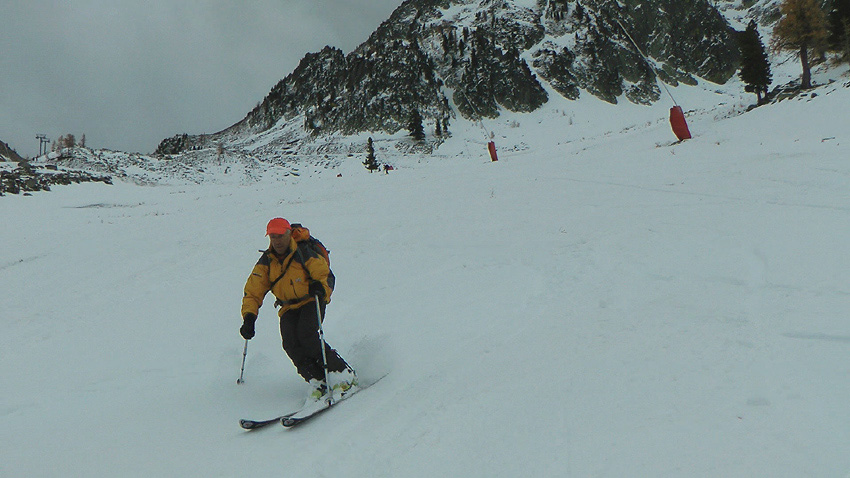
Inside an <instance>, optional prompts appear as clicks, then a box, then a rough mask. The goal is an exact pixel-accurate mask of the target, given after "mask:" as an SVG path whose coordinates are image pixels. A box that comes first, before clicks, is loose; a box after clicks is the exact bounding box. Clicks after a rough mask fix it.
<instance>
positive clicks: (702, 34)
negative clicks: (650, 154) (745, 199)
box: [157, 0, 738, 155]
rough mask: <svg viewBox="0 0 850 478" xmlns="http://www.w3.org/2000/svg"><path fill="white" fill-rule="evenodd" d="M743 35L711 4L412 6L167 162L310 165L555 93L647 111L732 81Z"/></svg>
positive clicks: (309, 58)
mask: <svg viewBox="0 0 850 478" xmlns="http://www.w3.org/2000/svg"><path fill="white" fill-rule="evenodd" d="M732 32H733V30H732V28H731V27H730V26H729V24H728V23H727V22H726V20H725V19H724V17H723V16H722V15H721V14H720V12H719V11H718V10H717V9H716V8H715V7H714V6H713V5H712V4H711V3H709V2H708V1H707V0H685V1H683V0H647V1H634V0H633V1H619V2H617V1H607V0H606V1H597V0H583V1H580V2H579V1H575V0H517V1H508V0H407V1H405V2H404V3H402V4H401V5H400V6H399V7H398V8H397V9H396V10H395V11H394V12H393V13H392V15H391V16H390V18H389V19H388V20H386V21H385V22H383V23H382V24H381V26H380V27H378V29H377V30H375V32H373V33H372V35H371V36H370V37H369V39H368V40H367V41H365V42H364V43H363V44H361V45H360V46H359V47H357V48H356V49H355V50H354V51H352V52H351V53H349V54H348V55H345V54H343V52H342V51H340V50H339V49H336V48H332V47H326V48H324V49H323V50H321V51H320V52H316V53H310V54H307V55H306V56H305V57H304V58H303V59H302V61H301V62H300V64H299V65H298V67H296V69H295V70H294V71H293V72H292V73H291V74H289V75H288V76H287V77H286V78H284V79H283V80H281V81H280V82H279V83H278V84H277V85H275V86H274V87H273V88H272V90H271V91H270V93H269V94H268V95H267V96H266V98H265V99H264V100H263V101H262V102H261V103H260V104H259V105H258V106H257V107H256V108H254V109H253V110H252V111H250V112H249V113H248V114H247V116H246V117H245V118H244V119H243V120H241V121H239V122H237V123H236V124H234V125H233V126H231V127H230V128H227V129H225V130H224V131H221V132H219V133H215V134H211V135H199V136H193V135H185V134H184V135H177V136H174V137H171V138H167V139H165V140H163V141H162V143H161V144H160V145H159V147H158V148H157V153H159V154H163V155H174V154H178V153H184V152H187V151H192V150H198V149H204V148H213V147H219V146H225V147H228V148H231V149H233V148H236V149H242V150H245V149H250V150H251V151H256V149H257V148H259V149H264V150H267V151H266V152H267V153H268V152H271V151H270V150H274V151H278V152H280V151H290V152H294V151H298V152H299V153H300V152H301V151H302V150H301V147H302V146H303V145H306V144H310V143H311V140H313V139H316V138H319V137H323V136H325V137H326V136H328V135H334V134H340V135H351V134H356V133H360V132H364V131H381V132H384V133H389V134H392V133H395V132H398V131H400V130H403V129H404V128H406V126H407V123H408V122H409V121H410V117H411V115H412V113H413V111H414V110H416V111H417V112H418V113H419V114H420V115H421V117H422V118H423V119H424V121H425V122H426V123H427V124H429V125H434V126H436V125H439V126H440V129H441V130H445V129H446V128H447V127H448V128H449V130H450V125H451V122H452V121H454V120H455V119H457V118H458V117H463V118H466V119H472V120H474V119H479V118H495V117H498V116H499V115H500V112H502V111H515V112H526V111H533V110H535V109H537V108H539V107H540V106H541V105H542V104H544V103H546V102H547V101H548V93H547V89H546V88H544V87H543V84H542V82H546V83H548V85H549V86H551V90H554V91H556V92H557V93H558V94H560V95H562V96H564V97H566V98H569V99H576V98H578V97H580V96H581V95H583V94H590V95H593V96H596V97H598V98H600V99H602V100H604V101H607V102H610V103H617V102H618V101H624V100H625V101H631V102H634V103H639V104H648V103H651V102H654V101H657V100H658V99H659V98H660V93H661V92H660V88H659V83H658V81H657V80H661V81H663V82H664V83H667V84H670V85H677V84H678V83H679V82H683V83H686V84H695V83H696V77H700V78H704V79H706V80H709V81H712V82H716V83H723V82H725V81H726V80H728V79H729V78H730V77H731V76H732V75H733V74H734V73H735V70H736V68H737V59H738V52H737V47H736V46H735V44H734V38H733V35H732ZM629 35H630V36H631V38H632V39H634V42H635V43H636V44H637V45H639V46H640V47H641V49H642V50H643V52H644V53H645V54H646V55H647V57H649V62H650V63H651V64H652V67H650V66H649V64H648V63H647V62H645V61H643V59H642V58H641V54H640V53H639V52H638V50H637V49H636V48H635V46H634V45H633V44H632V40H631V39H630V38H629ZM271 133H274V134H271ZM263 136H266V138H264V139H259V138H261V137H263ZM270 136H275V139H274V140H273V141H271V142H269V141H267V140H268V139H270ZM271 143H273V144H271ZM432 146H433V145H432Z"/></svg>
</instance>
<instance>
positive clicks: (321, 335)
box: [313, 294, 334, 406]
mask: <svg viewBox="0 0 850 478" xmlns="http://www.w3.org/2000/svg"><path fill="white" fill-rule="evenodd" d="M313 298H314V299H316V317H318V318H319V342H321V344H322V366H323V367H324V369H325V386H326V387H327V388H328V406H331V405H333V404H334V394H333V390H331V381H330V380H329V379H328V356H327V354H326V353H325V331H324V330H323V329H322V307H321V306H320V305H319V294H315V295H314V296H313Z"/></svg>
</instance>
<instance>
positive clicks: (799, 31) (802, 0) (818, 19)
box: [773, 0, 828, 89]
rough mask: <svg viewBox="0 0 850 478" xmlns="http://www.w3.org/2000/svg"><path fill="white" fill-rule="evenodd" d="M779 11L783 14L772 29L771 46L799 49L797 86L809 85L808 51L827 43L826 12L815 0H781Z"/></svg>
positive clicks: (810, 79) (805, 86) (783, 48)
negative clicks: (799, 67) (799, 71)
mask: <svg viewBox="0 0 850 478" xmlns="http://www.w3.org/2000/svg"><path fill="white" fill-rule="evenodd" d="M779 11H780V12H781V13H782V18H780V19H779V23H777V25H776V28H774V30H773V35H774V36H773V42H774V43H773V46H774V48H775V49H776V50H796V51H797V52H798V54H799V55H800V63H801V64H802V67H803V77H802V81H801V84H800V86H801V87H802V88H803V89H807V88H811V87H812V70H811V65H810V64H809V51H823V49H824V47H825V46H826V40H827V35H828V33H827V29H826V15H825V14H824V12H823V10H821V7H820V5H819V4H818V1H817V0H783V2H782V4H781V5H780V6H779Z"/></svg>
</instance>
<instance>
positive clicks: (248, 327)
mask: <svg viewBox="0 0 850 478" xmlns="http://www.w3.org/2000/svg"><path fill="white" fill-rule="evenodd" d="M256 321H257V315H256V314H252V313H250V312H248V313H247V314H245V317H243V318H242V327H240V328H239V333H240V334H242V338H243V339H245V340H250V339H252V338H254V322H256Z"/></svg>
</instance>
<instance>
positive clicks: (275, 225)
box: [266, 217, 292, 236]
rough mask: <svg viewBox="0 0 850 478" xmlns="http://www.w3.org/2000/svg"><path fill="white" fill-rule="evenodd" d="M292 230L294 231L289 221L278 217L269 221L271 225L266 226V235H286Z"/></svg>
mask: <svg viewBox="0 0 850 478" xmlns="http://www.w3.org/2000/svg"><path fill="white" fill-rule="evenodd" d="M290 229H292V226H291V225H290V224H289V221H287V220H286V219H284V218H282V217H276V218H274V219H272V220H271V221H269V224H268V225H267V226H266V235H267V236H268V235H269V234H286V231H288V230H290Z"/></svg>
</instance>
